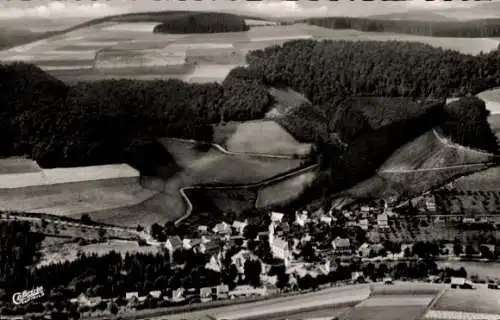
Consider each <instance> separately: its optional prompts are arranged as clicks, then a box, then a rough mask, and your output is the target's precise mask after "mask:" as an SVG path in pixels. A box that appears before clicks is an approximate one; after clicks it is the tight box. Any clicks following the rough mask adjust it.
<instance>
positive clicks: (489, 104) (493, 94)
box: [477, 89, 500, 115]
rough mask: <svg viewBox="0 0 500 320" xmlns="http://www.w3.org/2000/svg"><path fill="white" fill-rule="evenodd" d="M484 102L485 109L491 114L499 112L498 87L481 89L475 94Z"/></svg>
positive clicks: (499, 93) (499, 92)
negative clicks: (486, 89) (481, 90)
mask: <svg viewBox="0 0 500 320" xmlns="http://www.w3.org/2000/svg"><path fill="white" fill-rule="evenodd" d="M477 96H478V97H479V98H481V99H482V100H484V102H485V103H486V109H488V110H490V112H491V114H492V115H494V114H499V113H500V89H493V90H488V91H483V92H481V93H479V94H478V95H477Z"/></svg>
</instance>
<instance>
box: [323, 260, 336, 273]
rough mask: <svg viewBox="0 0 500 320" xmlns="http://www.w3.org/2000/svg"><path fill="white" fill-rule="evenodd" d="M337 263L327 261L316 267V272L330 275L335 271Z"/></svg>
mask: <svg viewBox="0 0 500 320" xmlns="http://www.w3.org/2000/svg"><path fill="white" fill-rule="evenodd" d="M337 267H338V266H337V263H336V262H335V260H333V259H327V260H326V261H325V262H324V263H323V264H320V265H319V266H318V270H319V271H321V273H323V274H324V275H328V274H330V272H332V271H336V270H337Z"/></svg>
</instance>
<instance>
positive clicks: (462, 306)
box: [432, 286, 500, 315]
mask: <svg viewBox="0 0 500 320" xmlns="http://www.w3.org/2000/svg"><path fill="white" fill-rule="evenodd" d="M432 309H433V310H446V311H462V312H473V313H485V314H498V315H500V293H499V292H498V291H496V290H490V289H487V288H486V287H484V286H477V288H476V289H474V290H460V289H458V290H457V289H448V290H446V292H445V293H444V294H443V295H442V296H441V297H440V298H439V299H438V300H437V302H436V303H435V304H434V305H433V307H432Z"/></svg>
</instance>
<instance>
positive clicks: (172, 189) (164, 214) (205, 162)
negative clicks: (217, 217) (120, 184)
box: [95, 138, 301, 226]
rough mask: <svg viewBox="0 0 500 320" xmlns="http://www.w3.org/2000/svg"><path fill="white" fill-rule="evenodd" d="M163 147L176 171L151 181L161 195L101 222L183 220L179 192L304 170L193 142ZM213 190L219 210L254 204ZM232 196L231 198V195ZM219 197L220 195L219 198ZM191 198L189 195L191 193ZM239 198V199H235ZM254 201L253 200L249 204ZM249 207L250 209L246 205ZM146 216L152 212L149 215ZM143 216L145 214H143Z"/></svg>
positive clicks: (293, 162) (163, 171) (166, 142)
mask: <svg viewBox="0 0 500 320" xmlns="http://www.w3.org/2000/svg"><path fill="white" fill-rule="evenodd" d="M161 143H162V145H163V146H164V147H165V148H166V149H167V150H168V151H169V152H170V153H171V154H172V156H173V158H174V161H175V164H176V166H177V167H176V169H175V170H174V171H172V168H168V167H165V168H160V169H159V172H160V176H159V177H160V179H149V182H146V183H150V184H156V187H155V190H158V191H160V193H158V194H156V195H155V196H153V197H151V198H149V199H147V200H146V201H144V202H142V203H140V204H138V205H136V206H131V207H128V208H120V209H116V210H108V211H105V212H98V213H95V217H96V219H99V221H103V222H104V221H106V222H111V221H116V222H117V223H119V224H120V225H127V226H134V225H137V224H141V225H151V224H152V223H154V222H159V223H164V222H165V221H167V220H175V219H178V218H180V217H181V216H182V215H184V214H185V212H186V204H185V201H184V199H183V198H182V196H181V194H180V193H179V190H180V189H181V188H184V187H190V186H197V185H227V186H228V187H230V186H231V185H244V184H251V183H257V182H259V181H261V180H264V179H268V178H271V177H273V176H276V175H278V174H280V173H283V172H287V171H290V170H292V169H295V168H298V167H299V166H300V162H301V161H300V160H299V159H279V158H278V159H277V158H263V157H252V156H245V155H229V154H224V153H222V152H220V151H218V150H216V149H214V148H210V149H209V150H208V151H202V150H200V149H198V148H197V147H196V145H195V144H194V143H192V142H189V141H185V140H179V139H168V138H165V139H161ZM207 190H209V191H208V192H211V193H210V195H211V196H210V198H211V199H212V198H213V201H214V202H215V203H216V204H215V205H216V207H219V208H224V209H228V210H229V209H231V208H235V207H241V203H242V202H241V201H243V203H249V202H248V201H250V203H251V202H252V201H254V200H251V199H252V197H254V198H255V197H256V195H253V196H252V193H248V192H244V193H243V195H237V194H239V192H238V189H237V188H236V189H233V188H232V187H230V188H228V189H227V190H210V189H209V188H207ZM204 192H205V191H204ZM227 192H229V194H228V193H227ZM215 193H216V194H217V195H216V194H215ZM188 194H189V192H188ZM235 194H236V195H235ZM248 199H250V200H248ZM245 206H246V205H245ZM144 212H148V214H147V215H145V214H144ZM141 213H142V214H141Z"/></svg>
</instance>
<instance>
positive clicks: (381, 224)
mask: <svg viewBox="0 0 500 320" xmlns="http://www.w3.org/2000/svg"><path fill="white" fill-rule="evenodd" d="M377 227H378V228H380V229H387V228H389V218H388V217H387V214H386V213H382V214H379V215H378V216H377Z"/></svg>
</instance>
